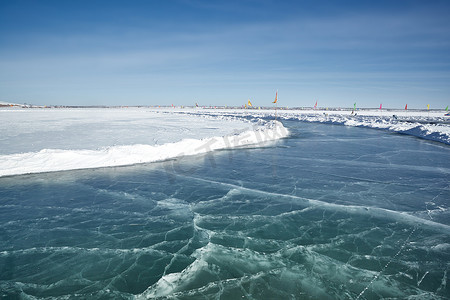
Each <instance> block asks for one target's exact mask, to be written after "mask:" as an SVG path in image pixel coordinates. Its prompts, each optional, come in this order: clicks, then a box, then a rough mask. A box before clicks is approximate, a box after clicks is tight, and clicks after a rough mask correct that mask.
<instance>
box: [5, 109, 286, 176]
mask: <svg viewBox="0 0 450 300" xmlns="http://www.w3.org/2000/svg"><path fill="white" fill-rule="evenodd" d="M172 112H173V111H166V110H158V111H150V110H148V109H131V110H130V109H75V110H74V109H58V110H9V111H2V112H1V114H2V117H3V119H5V120H6V122H4V123H2V125H1V126H2V128H1V131H2V132H3V133H4V134H3V136H2V139H1V144H2V147H1V149H2V150H1V154H2V155H0V176H9V175H18V174H29V173H41V172H52V171H62V170H75V169H86V168H100V167H112V166H124V165H133V164H138V163H150V162H156V161H163V160H167V159H172V158H176V157H182V156H185V155H197V154H203V153H206V152H209V151H214V150H221V149H227V148H236V147H243V146H248V145H258V144H262V143H265V142H268V141H272V140H276V139H280V138H283V137H286V136H287V135H288V131H287V129H286V128H284V127H283V125H282V124H281V123H280V122H276V121H272V122H262V123H261V122H260V123H258V124H257V123H250V122H248V121H243V120H238V119H236V118H230V117H224V116H218V117H213V118H211V117H204V116H194V115H186V114H176V113H172Z"/></svg>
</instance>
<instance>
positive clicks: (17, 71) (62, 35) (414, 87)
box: [0, 0, 450, 108]
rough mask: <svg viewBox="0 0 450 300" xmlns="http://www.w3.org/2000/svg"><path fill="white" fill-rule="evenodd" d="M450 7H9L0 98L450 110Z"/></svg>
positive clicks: (62, 0) (2, 9) (2, 26)
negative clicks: (276, 96) (449, 107)
mask: <svg viewBox="0 0 450 300" xmlns="http://www.w3.org/2000/svg"><path fill="white" fill-rule="evenodd" d="M449 15H450V1H434V0H429V1H408V0H402V1H364V0H359V1H321V0H319V1H312V0H311V1H300V0H299V1H275V0H274V1H269V0H262V1H256V0H239V1H235V0H229V1H198V0H178V1H177V0H166V1H156V0H155V1H151V0H145V1H144V0H134V1H125V0H124V1H114V0H113V1H111V0H110V1H95V0H94V1H88V0H78V1H75V0H74V1H68V0H55V1H48V0H40V1H20V0H15V1H11V0H2V1H0V101H3V102H16V103H24V102H26V103H32V104H42V105H52V104H60V105H170V104H174V105H193V104H194V103H195V102H198V103H199V104H200V105H241V104H244V103H246V102H247V99H250V100H251V101H252V103H253V104H254V105H256V106H270V105H271V101H273V99H274V97H275V91H276V90H278V94H279V105H280V106H289V107H296V106H313V105H314V104H315V101H316V100H317V101H318V105H319V106H321V107H351V106H353V103H354V102H356V103H357V106H358V107H379V105H380V103H382V104H383V107H385V108H402V107H404V106H405V104H406V103H407V104H408V107H409V108H426V105H427V104H430V107H431V108H445V106H447V105H449V104H450V18H449V17H448V16H449Z"/></svg>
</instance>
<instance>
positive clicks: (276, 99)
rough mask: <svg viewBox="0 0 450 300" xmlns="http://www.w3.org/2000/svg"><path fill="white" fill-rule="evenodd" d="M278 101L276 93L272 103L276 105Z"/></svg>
mask: <svg viewBox="0 0 450 300" xmlns="http://www.w3.org/2000/svg"><path fill="white" fill-rule="evenodd" d="M277 101H278V91H277V92H276V93H275V101H273V102H272V103H277Z"/></svg>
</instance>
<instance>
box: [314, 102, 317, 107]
mask: <svg viewBox="0 0 450 300" xmlns="http://www.w3.org/2000/svg"><path fill="white" fill-rule="evenodd" d="M316 108H317V100H316V104H314V109H316Z"/></svg>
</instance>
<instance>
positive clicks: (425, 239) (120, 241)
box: [0, 110, 450, 299]
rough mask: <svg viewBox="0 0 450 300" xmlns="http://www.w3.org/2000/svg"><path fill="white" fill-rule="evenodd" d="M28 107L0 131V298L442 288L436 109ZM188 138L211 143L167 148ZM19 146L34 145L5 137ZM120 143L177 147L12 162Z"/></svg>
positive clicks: (256, 295)
mask: <svg viewBox="0 0 450 300" xmlns="http://www.w3.org/2000/svg"><path fill="white" fill-rule="evenodd" d="M34 112H36V111H35V110H30V111H29V112H28V111H26V112H23V113H24V114H30V118H32V120H34V121H33V122H31V121H30V122H29V123H28V124H25V123H26V122H23V123H24V124H22V126H23V127H16V128H13V127H15V126H13V125H15V123H14V121H10V122H9V125H6V124H4V123H2V125H1V126H3V127H4V128H3V129H4V130H6V132H7V135H6V136H3V137H2V140H0V145H1V146H2V147H1V151H2V152H1V153H0V154H1V157H2V158H3V160H2V161H1V162H0V166H3V168H2V167H0V171H1V170H6V169H8V168H9V170H15V173H14V172H13V173H9V174H5V175H4V176H3V177H0V216H1V217H0V236H1V239H0V291H1V294H0V295H1V296H3V297H11V298H14V297H18V296H21V297H23V298H30V299H36V298H37V299H41V298H42V299H47V298H50V297H65V298H67V299H72V298H88V299H89V298H91V299H97V298H103V299H133V298H137V299H380V298H396V299H404V298H408V297H410V298H411V299H419V298H420V299H448V297H449V295H450V285H449V280H448V277H449V275H450V274H449V268H450V210H449V199H450V184H449V182H450V159H449V158H450V148H449V145H448V143H447V142H446V140H447V139H448V134H447V132H448V131H447V130H448V126H449V125H448V124H447V123H446V119H444V118H443V117H441V116H442V114H440V115H439V116H427V115H426V113H425V114H423V115H417V116H401V115H399V116H398V117H397V118H391V116H385V117H383V116H376V115H375V116H374V115H372V116H370V115H367V116H364V115H362V114H359V115H358V116H357V117H356V118H355V117H353V116H348V115H343V114H342V115H340V114H336V115H335V116H333V115H331V114H328V115H324V114H322V113H319V114H318V113H314V112H311V113H304V112H302V113H299V112H297V113H292V112H286V113H282V112H278V120H279V121H280V122H281V123H282V125H281V124H278V123H276V122H273V121H271V119H273V112H270V111H267V112H257V111H255V112H236V111H223V112H220V111H219V112H218V111H213V110H211V111H194V110H193V111H187V112H186V111H184V112H182V114H173V113H171V112H162V111H157V112H154V111H153V112H148V111H147V112H145V110H137V111H135V112H134V113H133V112H130V111H129V110H128V111H124V113H121V111H120V110H117V111H113V113H112V114H110V113H105V114H104V115H103V117H101V118H100V117H98V118H97V120H94V119H93V115H98V111H97V112H92V114H93V115H90V116H88V115H87V114H83V112H84V111H83V110H81V111H80V112H81V113H74V114H72V115H70V114H64V113H62V112H58V111H56V112H55V116H54V117H52V118H50V119H49V117H48V113H43V115H41V116H40V117H39V116H38V115H37V114H35V113H34ZM44 112H45V111H44ZM1 113H4V112H0V114H1ZM71 113H73V111H72V112H71ZM57 114H61V115H60V116H59V119H58V116H57ZM115 114H116V115H115ZM44 115H46V116H44ZM69 115H70V118H71V120H72V121H70V122H72V123H70V122H69V121H68V120H66V118H68V117H67V116H69ZM148 115H151V116H152V117H153V119H150V120H147V119H148V118H146V117H147V116H148ZM2 116H3V115H2ZM9 118H11V120H12V119H13V118H12V117H11V115H10V116H9ZM102 118H103V119H102ZM158 118H159V119H158ZM402 118H408V119H402ZM399 119H400V120H399ZM17 120H18V121H17V123H21V122H20V120H21V118H20V117H17ZM67 122H69V123H70V124H67ZM97 122H98V123H97ZM349 122H350V123H349ZM352 122H353V123H352ZM94 123H96V124H97V125H93V124H94ZM109 123H110V124H113V125H114V126H113V128H114V130H112V129H111V127H110V126H108V124H109ZM363 123H364V124H363ZM46 124H50V125H49V126H46ZM170 124H172V125H173V126H172V125H170ZM373 124H385V125H387V126H385V127H382V128H381V127H376V126H372V125H373ZM69 125H70V126H69ZM403 125H405V126H408V127H407V128H406V127H401V128H400V127H398V126H403ZM413 125H414V126H413ZM421 126H422V127H421ZM424 126H425V127H426V126H431V127H430V128H432V129H430V130H434V131H433V132H431V131H429V132H428V131H427V129H424V128H425V127H424ZM433 126H440V127H439V128H437V129H436V128H435V127H433ZM64 128H66V129H64ZM85 128H91V129H92V130H91V132H90V133H84V134H83V133H81V131H82V130H84V129H85ZM283 128H284V129H283ZM38 129H39V132H41V131H42V135H40V134H41V133H38ZM96 130H97V132H95V131H96ZM47 131H49V132H52V133H48V132H47ZM116 132H119V133H118V134H117V135H116V136H115V137H114V133H116ZM120 132H122V133H123V134H122V133H120ZM430 132H431V133H430ZM105 133H106V134H107V136H105V137H102V136H103V135H104V134H105ZM56 134H59V136H60V138H56V137H55V135H56ZM89 134H90V136H89ZM40 137H42V138H40ZM68 137H70V141H69V140H67V143H66V141H65V139H66V138H67V139H68ZM81 137H83V138H81ZM101 137H102V138H101ZM119 137H120V138H122V139H121V140H116V138H117V139H118V138H119ZM224 137H225V138H224ZM187 138H189V139H191V140H190V142H189V143H188V144H191V143H192V142H193V141H192V140H194V141H200V142H202V143H203V145H205V143H206V144H207V145H213V144H216V143H218V144H220V143H222V144H223V145H222V144H221V147H217V148H214V147H212V146H208V147H203V148H205V151H203V152H202V151H197V150H198V149H199V148H201V145H202V143H200V145H196V146H195V147H194V148H193V152H192V153H188V154H187V153H186V150H183V149H179V147H180V145H181V146H182V147H185V146H186V144H177V143H179V142H180V141H182V140H186V139H187ZM23 139H25V140H26V139H29V140H28V141H34V144H33V145H29V143H22V145H20V142H19V141H23ZM77 139H78V140H77ZM233 140H236V141H237V142H236V143H235V144H233V143H232V141H233ZM156 141H157V142H156ZM218 144H216V145H218ZM133 145H146V146H152V147H155V146H158V145H159V146H160V145H169V149H172V148H175V149H178V151H175V152H176V153H175V154H174V155H172V156H170V157H168V158H169V159H163V160H160V161H159V160H150V161H149V162H148V163H139V164H135V163H138V162H139V161H136V162H134V163H132V164H133V165H129V166H121V167H119V166H117V165H114V163H112V162H113V160H111V159H107V160H106V161H107V162H108V163H109V165H111V166H110V167H107V168H89V169H85V168H81V169H79V170H67V171H60V172H47V173H39V169H38V168H37V167H35V169H33V170H34V171H33V172H29V171H30V169H29V168H28V167H30V165H28V167H24V164H31V165H33V166H35V165H36V163H35V162H36V161H39V159H38V158H40V156H36V155H38V154H39V153H41V154H42V153H44V154H46V158H47V159H49V160H51V159H55V155H54V154H55V152H54V151H55V149H57V150H58V151H63V153H65V154H67V155H68V156H69V157H72V158H73V156H75V154H76V153H78V152H77V151H87V150H89V151H94V153H91V152H89V155H90V156H88V157H90V158H92V159H93V160H94V161H95V158H96V157H97V158H98V157H99V156H100V157H102V158H105V157H109V156H107V155H106V154H105V153H108V151H111V149H116V148H115V147H123V146H126V147H131V149H130V148H126V149H127V150H126V151H125V152H122V154H124V153H125V154H129V153H130V151H131V152H132V151H134V150H135V149H134V150H133V148H135V146H133ZM146 149H147V148H146ZM214 149H215V150H214ZM212 150H214V151H212ZM64 151H66V152H64ZM67 151H68V152H67ZM146 151H147V150H144V152H143V153H142V157H148V155H149V152H146ZM185 153H186V155H185ZM23 155H28V156H27V157H25V156H23ZM29 157H31V158H29ZM41 157H42V156H41ZM30 159H31V161H30ZM33 159H34V160H33ZM64 162H66V160H64V159H63V160H60V161H59V162H58V164H57V166H59V167H60V169H62V170H64V168H63V167H61V166H64ZM13 163H16V165H15V166H13ZM2 164H3V165H2ZM45 164H46V161H41V165H44V166H43V167H42V171H45V170H46V169H45ZM13 167H14V168H13ZM87 167H89V166H87ZM21 171H22V172H21ZM28 172H29V173H33V174H28V175H27V174H23V173H28ZM20 173H22V174H23V175H19V174H20ZM14 174H16V175H14ZM10 175H11V176H10ZM414 297H416V298H414Z"/></svg>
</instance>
